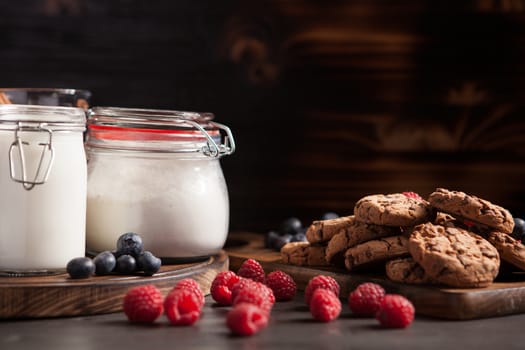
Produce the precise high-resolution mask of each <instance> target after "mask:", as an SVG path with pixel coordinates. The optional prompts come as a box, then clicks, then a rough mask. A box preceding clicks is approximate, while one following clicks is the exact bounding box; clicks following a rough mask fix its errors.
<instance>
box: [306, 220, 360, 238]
mask: <svg viewBox="0 0 525 350" xmlns="http://www.w3.org/2000/svg"><path fill="white" fill-rule="evenodd" d="M353 222H354V216H353V215H351V216H342V217H339V218H336V219H329V220H316V221H314V222H312V224H311V225H310V226H308V229H307V230H306V239H307V240H308V242H310V243H322V242H328V241H329V240H330V239H331V238H332V237H333V236H334V235H335V234H336V233H338V232H339V231H340V230H344V229H346V228H347V227H349V226H351V225H352V223H353Z"/></svg>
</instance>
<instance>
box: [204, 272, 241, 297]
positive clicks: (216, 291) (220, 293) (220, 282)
mask: <svg viewBox="0 0 525 350" xmlns="http://www.w3.org/2000/svg"><path fill="white" fill-rule="evenodd" d="M239 281H240V277H239V276H237V274H236V273H235V272H233V271H221V272H219V273H218V274H217V275H216V276H215V278H214V279H213V282H212V283H211V287H210V293H211V296H212V298H213V300H215V301H216V302H217V303H218V304H220V305H231V304H232V288H233V286H234V285H235V284H236V283H237V282H239Z"/></svg>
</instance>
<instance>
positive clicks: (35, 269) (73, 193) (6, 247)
mask: <svg viewBox="0 0 525 350" xmlns="http://www.w3.org/2000/svg"><path fill="white" fill-rule="evenodd" d="M20 135H21V137H22V139H23V140H24V141H27V142H29V143H30V145H27V146H26V147H24V155H25V163H26V165H27V170H28V171H27V173H28V178H29V179H32V178H33V176H34V174H35V171H36V168H37V165H36V164H38V160H39V159H40V154H41V153H40V152H41V150H42V146H38V142H42V141H44V142H45V139H46V138H47V136H46V132H40V131H39V132H23V133H20ZM13 141H14V131H13V130H0V191H1V193H2V194H1V196H0V213H1V219H0V273H4V274H6V273H8V274H12V275H18V274H20V275H23V274H33V273H52V272H57V271H64V270H65V267H66V265H67V263H68V261H69V260H70V259H72V258H74V257H78V256H84V254H85V221H86V219H85V217H86V214H85V210H86V177H87V176H86V158H85V153H84V148H83V137H82V132H81V131H74V132H73V131H54V132H53V135H52V146H53V148H54V161H53V163H52V165H51V168H50V172H49V177H48V179H47V181H45V183H43V184H38V185H35V186H34V187H33V188H32V189H30V190H27V189H24V187H23V185H22V184H21V183H17V182H15V181H13V180H12V179H11V177H10V162H9V149H10V146H11V144H12V142H13ZM17 152H18V147H15V148H14V149H13V150H12V155H13V156H12V158H13V161H14V162H15V168H16V166H18V165H19V164H20V163H19V157H18V153H17ZM46 154H47V152H46ZM46 157H47V156H46ZM46 159H48V158H46ZM46 164H47V163H46ZM44 167H45V165H44Z"/></svg>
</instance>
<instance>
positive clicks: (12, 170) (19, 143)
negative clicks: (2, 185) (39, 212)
mask: <svg viewBox="0 0 525 350" xmlns="http://www.w3.org/2000/svg"><path fill="white" fill-rule="evenodd" d="M20 132H45V133H47V134H48V137H49V139H48V141H47V142H39V143H38V145H39V146H42V152H41V153H40V159H39V161H38V167H37V169H36V173H35V176H34V178H33V179H32V180H28V174H27V164H26V156H25V152H24V146H29V145H30V143H29V142H27V141H24V140H22V138H21V137H20V134H19V133H20ZM15 148H18V159H19V161H20V166H19V168H20V169H21V174H20V175H21V178H20V177H19V176H18V177H17V174H16V164H15V163H16V161H15V158H14V157H13V152H14V150H15ZM46 152H50V158H49V161H48V162H47V165H45V164H44V158H45V156H46ZM54 159H55V149H54V148H53V131H52V130H51V129H49V128H48V127H47V126H46V124H45V123H41V124H38V125H36V126H35V125H22V124H21V123H18V126H17V128H16V129H15V140H14V141H13V142H12V143H11V146H10V147H9V174H10V176H11V180H13V181H15V182H18V183H21V184H22V186H23V187H24V189H26V190H27V191H29V190H32V189H33V187H35V185H42V184H44V183H45V182H46V181H47V179H48V177H49V173H50V172H51V167H52V166H53V161H54ZM44 167H45V169H43V168H44ZM41 173H43V175H42V176H41V175H40V174H41ZM39 177H41V178H40V179H39Z"/></svg>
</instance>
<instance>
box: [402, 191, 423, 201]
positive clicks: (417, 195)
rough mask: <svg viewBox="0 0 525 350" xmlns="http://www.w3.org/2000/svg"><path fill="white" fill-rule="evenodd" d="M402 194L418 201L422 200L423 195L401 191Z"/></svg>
mask: <svg viewBox="0 0 525 350" xmlns="http://www.w3.org/2000/svg"><path fill="white" fill-rule="evenodd" d="M403 194H404V195H405V196H407V197H408V198H413V199H417V200H418V201H422V200H423V197H421V196H420V195H419V194H418V193H416V192H403Z"/></svg>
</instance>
